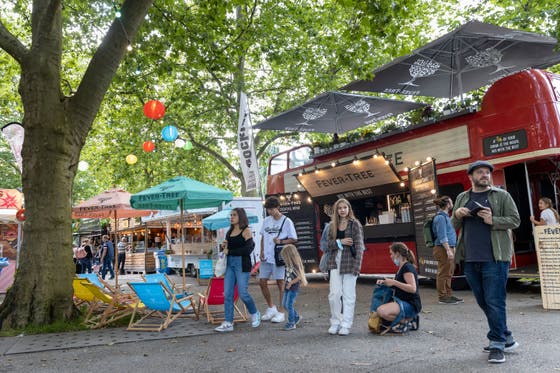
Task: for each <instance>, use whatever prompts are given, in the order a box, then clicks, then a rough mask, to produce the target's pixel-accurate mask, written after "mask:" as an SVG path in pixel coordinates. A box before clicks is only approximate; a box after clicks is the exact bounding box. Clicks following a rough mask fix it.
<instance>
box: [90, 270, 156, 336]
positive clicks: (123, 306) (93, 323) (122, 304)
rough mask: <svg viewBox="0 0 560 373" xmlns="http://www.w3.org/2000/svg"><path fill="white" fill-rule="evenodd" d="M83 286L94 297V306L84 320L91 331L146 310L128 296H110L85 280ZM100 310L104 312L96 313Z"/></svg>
mask: <svg viewBox="0 0 560 373" xmlns="http://www.w3.org/2000/svg"><path fill="white" fill-rule="evenodd" d="M81 285H82V286H83V287H84V288H86V289H87V290H88V291H89V292H90V293H91V296H93V302H92V306H91V307H90V308H89V310H88V312H87V314H86V318H85V320H84V324H85V325H86V326H88V327H90V328H91V329H97V328H102V327H105V326H107V325H109V324H111V323H113V322H115V321H117V320H120V319H122V318H124V317H127V316H130V315H131V314H132V313H133V312H135V311H137V310H143V309H144V308H145V307H144V305H143V304H142V303H140V302H138V301H131V297H130V296H128V295H123V296H119V295H118V294H117V295H109V294H107V293H105V292H104V291H103V290H101V289H100V288H99V287H98V286H97V285H94V284H92V283H91V282H89V281H87V280H85V279H82V281H81ZM100 310H103V312H100V313H96V312H97V311H100Z"/></svg>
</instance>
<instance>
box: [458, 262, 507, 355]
mask: <svg viewBox="0 0 560 373" xmlns="http://www.w3.org/2000/svg"><path fill="white" fill-rule="evenodd" d="M509 265H510V263H509V262H501V261H499V262H466V263H465V277H466V278H467V282H468V283H469V286H470V287H471V289H472V291H473V294H474V297H475V298H476V302H477V303H478V306H479V307H480V308H481V309H482V311H483V312H484V314H485V315H486V319H487V321H488V327H489V328H490V331H489V332H488V335H487V337H488V339H489V340H490V345H489V347H490V348H497V349H500V350H502V351H503V350H504V348H505V344H506V343H511V342H513V336H512V334H511V332H510V331H509V330H508V328H507V322H506V284H507V279H508V272H509Z"/></svg>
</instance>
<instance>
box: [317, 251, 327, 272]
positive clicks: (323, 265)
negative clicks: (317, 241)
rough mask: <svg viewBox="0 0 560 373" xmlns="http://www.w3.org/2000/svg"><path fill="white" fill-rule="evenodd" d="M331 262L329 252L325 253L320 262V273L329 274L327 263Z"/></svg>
mask: <svg viewBox="0 0 560 373" xmlns="http://www.w3.org/2000/svg"><path fill="white" fill-rule="evenodd" d="M328 262H329V252H328V251H323V256H322V257H321V260H320V261H319V271H321V272H323V273H326V272H328V269H327V263H328Z"/></svg>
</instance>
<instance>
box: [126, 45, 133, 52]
mask: <svg viewBox="0 0 560 373" xmlns="http://www.w3.org/2000/svg"><path fill="white" fill-rule="evenodd" d="M126 50H127V51H129V52H132V45H130V44H128V45H127V46H126Z"/></svg>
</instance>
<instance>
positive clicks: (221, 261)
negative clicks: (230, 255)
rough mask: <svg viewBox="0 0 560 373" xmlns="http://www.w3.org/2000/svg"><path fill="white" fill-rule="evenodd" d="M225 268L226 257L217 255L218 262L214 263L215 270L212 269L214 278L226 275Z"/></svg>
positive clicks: (221, 254)
mask: <svg viewBox="0 0 560 373" xmlns="http://www.w3.org/2000/svg"><path fill="white" fill-rule="evenodd" d="M226 267H227V257H226V255H225V254H224V253H219V254H218V261H216V268H215V269H214V274H215V275H216V277H222V276H223V275H225V274H226Z"/></svg>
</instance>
